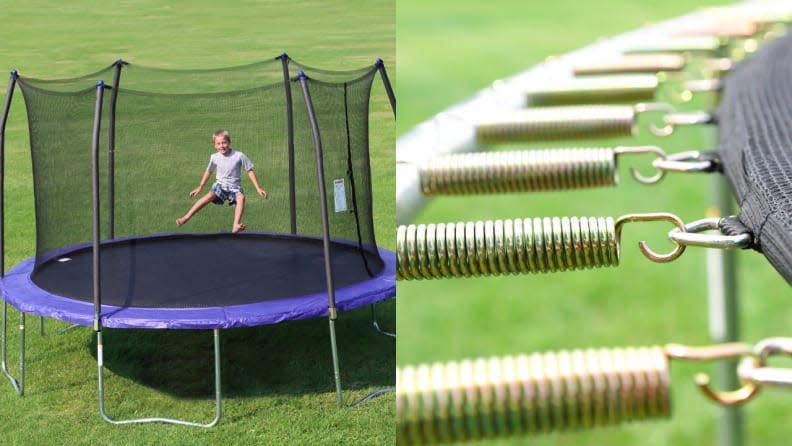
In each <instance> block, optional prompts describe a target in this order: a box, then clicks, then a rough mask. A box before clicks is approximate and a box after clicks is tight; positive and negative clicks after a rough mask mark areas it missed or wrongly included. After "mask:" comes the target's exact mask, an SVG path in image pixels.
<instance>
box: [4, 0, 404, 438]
mask: <svg viewBox="0 0 792 446" xmlns="http://www.w3.org/2000/svg"><path fill="white" fill-rule="evenodd" d="M0 11H1V14H2V16H3V18H4V22H5V23H4V25H3V26H2V27H0V40H2V41H3V45H2V48H0V70H4V71H5V72H10V71H11V70H12V69H17V70H19V72H20V73H21V74H22V75H23V76H28V77H36V78H66V77H74V76H79V75H83V74H87V73H91V72H94V71H97V70H99V69H101V68H104V67H106V66H108V65H110V64H111V63H112V62H113V61H115V60H116V59H118V58H122V59H124V60H127V61H130V62H132V63H134V64H139V65H145V66H153V67H168V68H191V69H198V68H219V67H227V66H236V65H244V64H249V63H253V62H258V61H261V60H264V59H269V58H271V57H275V56H277V55H279V54H281V53H282V52H284V51H286V52H287V53H288V54H289V55H290V56H291V57H292V58H294V59H295V60H297V61H298V62H300V63H303V64H306V65H309V66H311V67H317V68H324V69H330V70H351V69H357V68H361V67H363V66H367V65H370V64H372V63H373V62H374V61H375V60H376V59H377V58H382V59H383V60H384V62H385V65H386V68H387V69H388V70H389V72H390V74H391V79H392V81H395V63H396V60H395V57H396V55H395V2H393V1H392V0H386V1H371V2H365V3H358V2H353V1H347V0H343V1H333V2H320V1H305V2H286V1H280V0H275V1H267V2H261V1H252V0H251V1H244V0H233V1H230V2H224V3H217V2H210V1H205V0H198V1H194V0H190V1H170V2H164V1H144V0H141V1H124V2H113V3H112V4H102V5H99V4H97V3H95V2H90V1H84V0H78V1H73V2H67V3H63V2H57V1H48V0H47V1H31V2H26V3H24V4H23V3H20V2H10V1H5V0H0ZM2 91H3V98H4V94H5V93H4V92H5V89H3V90H2ZM213 130H214V129H207V132H211V131H213ZM370 130H371V131H370V137H371V156H372V177H373V189H374V213H375V217H374V224H375V231H376V234H377V241H378V243H379V244H380V245H381V246H384V247H386V248H390V249H393V248H394V244H395V243H394V237H393V230H392V228H393V226H394V221H395V217H394V215H395V205H394V200H393V195H394V193H393V190H394V177H393V169H394V168H393V141H394V135H395V125H394V122H393V115H392V112H391V110H390V106H389V103H388V99H387V96H386V94H385V90H384V88H383V86H382V83H381V81H379V79H376V80H375V82H374V90H373V92H372V102H371V121H370ZM207 134H208V133H207ZM28 146H29V142H28V135H27V126H26V120H25V113H24V106H23V101H22V95H21V94H20V93H19V91H17V93H16V94H15V96H14V101H13V108H12V112H11V117H10V120H9V122H8V126H7V129H6V141H5V149H6V170H5V175H6V177H5V182H6V183H5V184H6V198H7V200H6V208H5V222H6V243H7V244H6V252H5V262H6V263H5V264H6V268H9V267H11V266H13V265H14V264H16V263H17V262H19V261H21V260H22V259H24V258H27V257H29V256H31V255H33V254H34V246H35V219H34V212H33V201H32V193H31V192H32V183H31V178H30V175H31V174H30V155H29V148H28ZM210 150H211V146H210V145H208V144H207V152H206V153H210ZM204 162H205V160H204V161H201V163H204ZM260 162H263V161H260ZM199 178H200V171H197V172H194V181H195V182H197V181H198V179H199ZM261 180H262V182H264V183H265V184H266V179H265V178H261ZM244 181H247V180H244ZM192 187H194V184H193V183H192V182H190V183H189V185H187V186H185V190H184V194H185V195H186V193H187V192H188V191H189V189H190V188H192ZM229 218H230V214H229ZM229 221H230V220H229ZM220 229H222V230H226V228H220ZM378 311H379V317H380V319H381V323H382V324H383V325H384V326H385V328H393V327H394V325H395V304H394V303H393V302H392V301H391V302H388V303H386V304H383V305H380V306H378ZM17 318H18V316H17V313H16V312H15V311H10V314H9V322H10V324H9V331H10V334H9V337H10V339H9V345H10V348H9V352H8V353H9V354H8V360H9V364H10V366H11V369H12V371H13V372H14V373H16V357H17V330H16V326H17ZM369 320H370V315H369V310H368V308H366V309H362V310H358V311H353V312H351V313H348V314H342V315H341V317H340V319H339V321H338V323H337V332H338V341H339V356H340V361H341V378H342V385H343V388H344V391H345V394H344V395H345V397H346V399H347V401H348V402H351V401H354V400H356V399H358V398H360V397H362V396H363V395H365V394H366V393H368V392H369V391H371V390H374V389H377V388H380V387H383V386H389V385H392V383H393V380H394V368H395V364H394V357H395V344H394V342H393V340H392V339H390V338H386V337H384V336H382V335H379V334H377V333H376V332H374V330H373V329H372V328H371V326H370V322H369ZM27 326H28V330H27V362H26V367H27V371H26V372H27V373H26V395H25V396H24V397H19V396H17V395H16V394H15V393H14V392H13V390H12V389H11V387H10V386H8V385H6V384H4V385H3V386H2V390H0V405H1V406H2V409H0V443H1V444H9V445H10V444H14V445H16V444H18V445H29V444H62V443H65V442H68V443H69V444H130V445H132V444H134V445H139V444H267V445H269V444H272V445H275V444H326V445H336V444H356V445H357V444H360V445H369V444H375V445H379V444H392V443H393V441H394V438H395V436H394V429H395V423H394V420H393V417H394V404H393V401H394V399H393V394H386V395H385V396H382V397H379V398H377V399H374V400H373V401H371V402H369V403H367V404H364V405H362V406H361V407H359V408H356V409H341V408H339V407H338V405H337V402H336V395H335V388H334V383H333V370H332V362H331V357H330V340H329V335H328V324H327V321H326V320H325V319H314V320H307V321H299V322H290V323H283V324H279V325H275V326H265V327H258V328H251V329H238V330H229V331H225V332H223V333H221V341H222V350H223V363H222V366H223V391H224V394H225V400H224V406H223V413H224V414H223V419H222V421H221V423H220V425H219V426H217V427H216V428H214V429H209V430H205V429H195V428H185V427H179V426H168V425H161V424H152V425H138V426H112V425H110V424H107V423H105V422H103V421H102V420H101V418H100V417H99V414H98V407H97V384H96V374H97V370H96V358H95V355H96V345H95V340H94V337H93V334H92V331H91V330H90V329H87V328H80V329H76V330H72V331H69V332H67V333H66V334H62V335H59V334H57V332H58V330H60V329H62V328H64V327H65V324H63V323H61V322H53V321H52V320H48V321H47V322H46V335H45V336H41V335H40V334H39V332H38V322H37V319H36V318H33V317H28V318H27ZM104 336H105V366H106V369H105V376H106V380H107V382H106V384H107V391H106V399H107V403H106V404H107V411H108V412H109V414H110V415H111V416H113V417H118V418H129V417H146V416H167V417H179V418H186V419H193V420H199V421H201V420H204V421H208V420H209V419H211V417H212V415H213V413H214V411H213V408H214V406H213V393H212V392H213V378H212V376H213V375H212V356H211V351H212V341H211V332H206V331H198V332H193V331H160V330H153V331H147V330H105V331H104ZM3 382H4V383H5V381H3Z"/></svg>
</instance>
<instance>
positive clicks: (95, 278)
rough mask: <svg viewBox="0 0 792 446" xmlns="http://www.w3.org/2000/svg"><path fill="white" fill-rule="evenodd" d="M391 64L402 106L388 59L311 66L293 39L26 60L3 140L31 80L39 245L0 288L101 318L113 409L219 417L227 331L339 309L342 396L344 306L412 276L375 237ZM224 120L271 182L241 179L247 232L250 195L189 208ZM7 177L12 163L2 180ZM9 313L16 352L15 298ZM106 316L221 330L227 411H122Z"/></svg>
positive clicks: (234, 142)
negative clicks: (283, 44)
mask: <svg viewBox="0 0 792 446" xmlns="http://www.w3.org/2000/svg"><path fill="white" fill-rule="evenodd" d="M378 73H379V74H380V75H381V77H382V79H383V82H384V84H385V88H386V91H387V93H388V97H389V99H390V102H391V105H392V107H393V108H394V113H395V100H394V97H395V96H394V95H393V92H392V89H391V87H390V84H389V81H388V78H387V74H386V73H385V68H384V64H383V63H382V61H381V60H377V62H376V63H375V64H373V65H371V66H368V67H364V68H362V69H359V70H351V71H343V72H339V71H329V70H319V69H314V68H311V67H307V66H301V65H299V64H297V63H296V62H294V61H292V60H291V59H290V58H289V57H288V56H287V55H286V54H285V53H284V54H282V55H281V56H280V57H277V58H274V59H271V60H268V61H264V62H259V63H254V64H249V65H244V66H238V67H232V68H222V69H213V70H175V69H162V68H151V67H143V66H137V65H135V64H131V63H128V62H124V61H121V60H119V61H117V62H116V63H114V64H112V65H110V66H109V67H107V68H106V69H103V70H100V71H98V72H95V73H91V74H88V75H85V76H81V77H77V78H72V79H60V80H42V79H33V78H26V77H24V76H19V75H18V73H17V72H12V75H11V80H10V81H9V87H8V94H7V95H6V100H5V103H4V106H3V112H2V115H0V118H1V119H0V156H2V154H3V151H4V144H3V142H4V138H3V133H4V132H3V130H4V128H5V122H6V120H7V116H8V110H9V107H10V104H11V98H12V96H13V92H14V90H15V88H16V86H17V84H18V85H19V87H20V89H21V91H22V95H23V97H24V102H25V106H26V108H27V118H28V127H29V133H30V149H31V159H32V173H33V192H34V205H35V216H36V252H35V256H33V257H31V258H29V259H27V260H25V261H23V262H21V263H19V264H18V265H16V266H14V267H13V268H12V269H10V270H9V271H8V272H6V273H5V274H4V275H3V276H2V278H0V292H2V295H3V299H4V300H5V303H7V304H11V305H13V306H14V307H16V308H17V309H18V310H20V311H21V315H20V317H21V318H22V321H24V316H25V314H27V313H31V314H36V315H40V316H48V317H53V318H57V319H61V320H65V321H68V322H72V323H75V324H79V325H85V326H93V329H94V332H95V334H96V342H97V363H98V366H99V375H98V381H99V410H100V415H101V416H102V418H103V419H104V420H105V421H107V422H110V423H113V424H128V423H149V422H164V423H172V424H181V425H189V426H199V427H211V426H214V425H216V424H217V423H218V422H219V420H220V416H221V412H222V411H221V399H222V392H221V385H220V383H221V380H220V341H219V331H220V330H221V329H226V328H234V327H249V326H256V325H262V324H274V323H278V322H282V321H286V320H296V319H305V318H312V317H320V316H328V317H329V326H330V340H331V352H332V357H333V368H334V377H335V388H336V394H337V397H338V402H339V405H342V406H343V405H344V399H343V395H342V392H341V381H340V372H339V360H338V351H337V345H336V336H335V325H334V323H335V320H336V318H337V317H338V312H339V311H344V310H351V309H354V308H358V307H361V306H365V305H374V304H375V303H377V302H379V301H382V300H385V299H388V298H391V297H393V296H395V294H396V286H395V283H396V280H395V254H394V253H392V252H390V251H388V250H385V249H381V248H379V247H378V246H377V243H376V240H375V236H374V228H373V215H372V213H373V203H372V181H371V166H370V159H369V100H370V95H371V87H372V82H373V80H374V78H375V76H376V75H377V74H378ZM220 129H223V130H226V131H227V132H228V133H229V134H230V147H231V148H232V149H233V150H237V151H239V152H243V153H245V154H246V155H247V157H248V158H249V159H250V160H251V162H252V164H253V168H252V170H253V171H254V172H255V174H256V176H257V177H258V181H259V183H260V185H261V186H262V188H263V189H264V190H266V191H267V192H268V196H266V197H260V196H259V194H257V192H258V191H257V190H256V186H255V185H254V184H253V182H252V179H253V178H252V177H251V179H250V180H247V179H244V178H243V179H242V182H241V186H242V188H243V189H246V191H245V193H244V195H245V199H244V205H245V206H244V223H245V225H246V227H245V228H244V229H245V230H244V231H243V232H241V233H240V232H237V230H238V229H239V227H237V226H236V225H233V227H232V221H234V213H235V211H236V210H238V209H240V207H241V206H240V204H239V202H240V200H239V198H237V203H235V205H236V208H233V209H231V208H229V207H228V206H225V205H222V206H214V205H212V204H211V203H208V205H207V207H206V208H204V210H202V211H201V212H199V213H197V214H195V215H194V216H193V218H192V219H188V220H189V221H184V219H183V218H180V217H182V216H184V215H185V214H186V213H187V211H188V209H190V208H191V207H192V206H193V205H194V204H195V203H196V201H195V198H193V197H190V195H195V194H194V193H192V192H194V189H195V187H196V186H197V185H199V182H201V181H202V177H203V175H204V174H205V173H207V172H208V168H207V166H208V165H210V164H209V158H210V156H211V155H212V154H213V153H216V150H217V149H216V148H215V145H214V137H215V136H216V135H217V134H218V132H217V131H218V130H220ZM0 165H2V161H0ZM247 169H248V167H247V166H245V167H244V170H247ZM213 176H214V175H208V178H207V179H208V180H210V181H214V179H213ZM240 176H242V177H244V176H247V175H245V173H244V171H243V172H241V173H240ZM5 181H6V176H5V175H2V181H0V185H4V184H5ZM211 184H212V183H210V182H209V181H207V184H206V185H205V186H204V187H203V190H200V192H198V195H197V196H196V197H201V196H203V195H204V194H206V193H207V192H208V191H209V190H210V187H211V186H210V185H211ZM199 189H200V188H199ZM262 195H263V192H262ZM4 196H5V194H4V188H0V200H2V198H3V197H4ZM208 197H209V198H212V197H211V196H208ZM264 198H266V199H264ZM2 208H3V206H2V202H0V209H2ZM5 217H6V216H5V215H3V219H0V221H3V222H4V219H5ZM177 219H178V222H177ZM177 223H178V224H177ZM231 229H233V231H232V230H231ZM3 234H4V232H3V231H2V229H0V243H2V245H3V249H2V251H3V252H4V249H5V240H4V237H3V236H2V235H3ZM3 270H5V267H4V265H0V271H3ZM373 315H374V311H373V307H372V316H373ZM21 326H24V322H22V323H21ZM374 326H375V328H377V329H379V327H378V326H377V323H376V320H375V321H374ZM3 327H4V328H3V330H4V332H3V337H2V344H3V345H2V350H3V352H5V351H6V336H5V327H6V312H5V311H3ZM103 327H113V328H176V329H211V330H213V332H214V364H215V417H214V419H213V420H212V421H210V422H209V423H197V422H190V421H183V420H178V419H170V418H161V417H154V418H138V419H126V420H117V419H113V418H111V417H110V416H108V415H107V414H106V412H105V408H104V384H103V378H102V376H103V375H102V371H103V366H104V364H103V359H102V345H103V341H102V328H103ZM386 334H388V333H386ZM21 339H22V340H23V341H22V344H21V348H20V361H19V364H20V370H19V378H18V379H17V378H14V377H13V376H11V375H10V374H9V373H8V371H7V370H6V367H5V357H4V358H3V374H4V375H5V376H6V378H8V380H9V381H10V382H11V384H12V386H13V387H14V389H15V390H16V391H17V392H18V393H20V394H22V393H24V337H21ZM3 356H4V355H3ZM378 393H381V391H377V392H374V394H378Z"/></svg>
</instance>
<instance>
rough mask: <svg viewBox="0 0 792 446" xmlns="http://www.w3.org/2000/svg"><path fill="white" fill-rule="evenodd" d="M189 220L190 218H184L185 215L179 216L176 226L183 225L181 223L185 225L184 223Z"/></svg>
mask: <svg viewBox="0 0 792 446" xmlns="http://www.w3.org/2000/svg"><path fill="white" fill-rule="evenodd" d="M187 220H188V219H186V218H184V217H181V218H177V219H176V226H181V225H183V224H185V223H187Z"/></svg>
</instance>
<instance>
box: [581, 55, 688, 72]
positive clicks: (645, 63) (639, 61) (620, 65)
mask: <svg viewBox="0 0 792 446" xmlns="http://www.w3.org/2000/svg"><path fill="white" fill-rule="evenodd" d="M683 69H685V57H684V56H682V55H679V54H673V53H664V54H663V53H655V54H626V55H624V56H621V57H619V58H618V59H614V60H605V61H602V60H597V61H595V62H591V63H585V64H584V63H581V64H577V65H575V66H573V67H572V72H573V73H574V75H575V76H586V75H602V74H625V73H652V74H656V73H658V72H669V71H672V72H678V71H682V70H683Z"/></svg>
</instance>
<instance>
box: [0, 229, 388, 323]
mask: <svg viewBox="0 0 792 446" xmlns="http://www.w3.org/2000/svg"><path fill="white" fill-rule="evenodd" d="M330 245H331V256H332V259H333V282H334V285H335V301H336V308H337V309H338V310H339V311H349V310H353V309H356V308H359V307H362V306H366V305H371V304H375V303H377V302H380V301H382V300H385V299H388V298H390V297H392V296H394V295H395V292H396V291H395V280H394V276H395V266H394V264H395V261H394V259H395V255H394V254H393V253H392V252H390V251H387V250H385V249H381V248H380V249H379V254H380V257H381V258H382V262H379V261H378V259H374V258H373V257H374V256H372V255H371V254H361V253H360V252H358V250H357V249H356V248H355V246H354V245H353V244H351V243H350V242H347V241H334V242H332V243H331V244H330ZM361 255H366V256H368V257H370V259H369V260H370V261H371V262H378V263H379V264H380V269H379V271H377V273H376V274H374V275H372V276H370V275H369V274H368V273H367V272H366V270H365V269H363V270H361V269H360V268H359V267H358V263H359V262H360V256H361ZM209 259H223V260H221V261H219V262H215V261H212V260H209ZM34 264H35V258H30V259H27V260H26V261H23V262H21V263H19V264H18V265H16V266H15V267H14V268H13V269H11V270H10V271H8V272H7V273H6V275H5V277H4V278H3V281H2V282H1V283H0V285H2V289H1V290H0V291H2V293H3V296H4V297H5V299H6V301H7V302H8V303H9V304H11V305H13V306H14V307H16V308H17V309H19V310H20V311H23V312H25V313H29V314H35V315H38V316H45V317H52V318H55V319H60V320H63V321H66V322H70V323H73V324H78V325H84V326H91V325H92V324H93V322H94V306H93V294H92V293H93V290H92V286H93V283H92V280H93V275H92V247H91V245H90V244H82V245H76V246H71V247H68V248H64V249H59V250H56V251H52V252H50V253H47V254H46V255H44V256H43V259H42V260H41V262H40V265H39V268H38V269H37V270H36V271H35V272H34V271H33V266H34ZM324 268H325V262H324V255H323V246H322V240H321V239H316V238H306V237H299V236H292V235H289V234H244V233H243V234H239V235H231V234H206V235H197V234H162V235H156V236H150V237H143V238H129V239H121V240H114V241H110V242H105V243H103V244H102V265H101V271H102V273H101V274H102V276H101V284H102V288H101V294H102V311H101V319H102V320H101V322H102V326H103V327H108V328H169V329H213V328H220V329H228V328H239V327H252V326H257V325H265V324H276V323H279V322H283V321H289V320H298V319H307V318H315V317H322V316H327V312H328V301H327V284H326V282H325V276H324ZM219 271H222V272H219Z"/></svg>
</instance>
